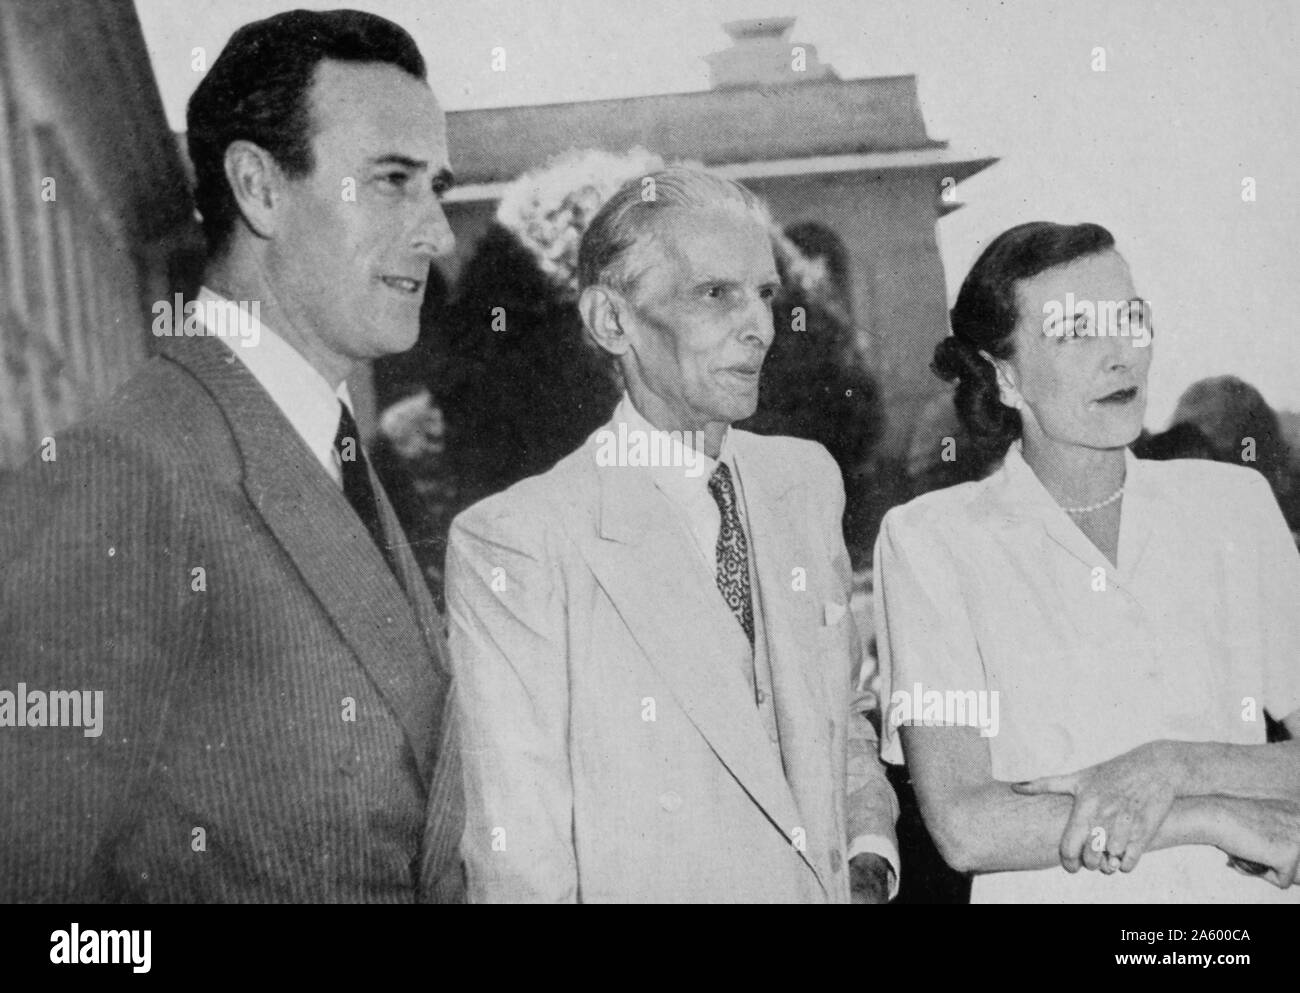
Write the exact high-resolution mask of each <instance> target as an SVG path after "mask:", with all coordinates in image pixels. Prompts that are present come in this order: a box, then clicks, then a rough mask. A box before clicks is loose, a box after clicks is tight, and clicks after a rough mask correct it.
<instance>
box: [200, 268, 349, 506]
mask: <svg viewBox="0 0 1300 993" xmlns="http://www.w3.org/2000/svg"><path fill="white" fill-rule="evenodd" d="M197 299H198V301H199V302H200V303H201V304H203V305H204V306H202V307H200V308H199V311H198V312H199V314H200V315H202V314H203V313H204V312H205V310H206V308H207V307H211V306H219V307H229V308H237V307H238V306H239V305H238V304H236V303H234V302H233V301H231V300H227V299H226V298H225V297H223V296H221V295H220V294H218V293H214V292H213V291H212V290H210V289H208V287H206V286H202V287H200V288H199V295H198V297H197ZM200 319H202V317H200ZM236 320H237V319H236V318H235V317H234V315H233V314H231V315H230V319H229V320H228V321H227V326H228V327H235V326H237V325H236V323H235V321H236ZM238 320H242V321H243V322H245V323H246V324H249V323H250V322H251V325H253V326H255V329H254V332H253V333H252V334H250V335H249V336H247V337H246V338H239V337H224V336H223V337H220V338H219V340H220V341H222V342H224V343H225V345H226V346H227V347H228V348H229V349H230V350H231V351H232V352H233V353H234V354H235V355H236V356H237V357H238V358H239V360H240V361H241V362H243V363H244V365H245V366H246V367H247V368H248V371H249V372H251V373H252V374H253V378H254V379H256V380H257V381H258V383H260V384H261V386H262V389H264V390H266V392H267V393H269V394H270V395H271V399H272V400H273V401H274V402H275V405H276V406H277V407H279V408H280V411H281V413H283V414H284V416H285V417H286V418H288V421H289V423H290V424H291V425H293V429H294V430H295V431H297V432H298V436H299V437H300V438H302V440H303V441H304V442H306V444H307V447H308V448H310V449H311V451H312V454H313V455H315V456H316V459H317V461H318V462H320V464H321V465H322V466H323V467H324V469H325V471H326V472H327V473H329V475H330V477H331V478H332V479H333V480H334V481H335V482H336V483H339V484H340V485H342V480H343V476H342V473H341V472H340V470H339V466H338V460H337V456H336V455H335V452H334V436H335V434H336V433H337V432H338V426H339V403H340V401H341V402H343V403H345V404H347V407H348V409H349V410H352V409H353V407H352V396H351V394H350V393H349V392H348V384H347V383H346V382H343V383H340V384H339V387H338V389H334V388H333V387H332V386H330V384H329V382H328V381H327V380H326V379H325V377H324V376H322V375H321V374H320V373H319V372H317V371H316V368H315V367H314V366H313V365H312V364H311V363H310V362H308V361H307V359H306V358H305V357H304V356H303V355H302V353H301V352H299V351H298V350H297V349H296V348H294V347H293V346H292V345H290V344H289V343H288V342H287V341H285V340H284V339H283V338H281V337H280V336H279V335H278V334H276V333H275V332H274V331H272V330H271V329H270V328H268V327H267V326H266V325H265V324H262V323H261V321H260V320H258V319H257V317H256V316H255V315H249V314H247V313H245V314H242V315H240V317H239V318H238ZM250 343H252V344H250Z"/></svg>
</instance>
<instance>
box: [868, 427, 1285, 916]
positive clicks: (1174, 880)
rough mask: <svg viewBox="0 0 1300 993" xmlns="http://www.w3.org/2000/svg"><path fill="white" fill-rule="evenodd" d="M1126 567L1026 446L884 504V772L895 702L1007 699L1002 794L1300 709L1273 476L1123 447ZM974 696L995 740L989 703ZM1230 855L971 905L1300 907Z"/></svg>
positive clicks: (1177, 857) (1169, 856)
mask: <svg viewBox="0 0 1300 993" xmlns="http://www.w3.org/2000/svg"><path fill="white" fill-rule="evenodd" d="M1118 557H1119V563H1118V566H1117V567H1114V566H1112V565H1111V564H1110V562H1109V561H1108V560H1107V559H1106V557H1105V556H1104V555H1102V553H1101V552H1100V551H1098V550H1097V548H1096V547H1094V546H1093V544H1092V542H1091V541H1089V540H1088V538H1087V537H1086V536H1085V535H1084V534H1083V532H1082V531H1080V530H1079V529H1078V528H1077V527H1076V526H1075V525H1074V523H1073V522H1072V521H1071V520H1070V518H1069V516H1068V515H1066V513H1065V512H1064V511H1063V510H1061V508H1060V507H1059V506H1058V505H1057V503H1056V502H1055V500H1053V499H1052V497H1051V496H1050V495H1049V494H1048V492H1047V491H1046V490H1045V489H1044V488H1043V486H1042V484H1041V483H1040V482H1039V480H1038V478H1037V476H1035V475H1034V472H1033V470H1032V469H1030V468H1029V466H1028V465H1027V464H1026V462H1025V460H1024V457H1023V455H1022V454H1021V450H1020V447H1019V443H1017V444H1015V445H1013V446H1012V447H1011V449H1010V450H1009V451H1008V453H1007V457H1006V459H1005V460H1004V463H1003V465H1002V467H1001V468H1000V469H999V470H998V471H997V472H995V473H994V474H993V475H992V476H990V477H989V478H987V479H985V480H983V481H981V482H978V483H964V484H962V485H960V486H954V487H951V488H948V489H945V490H940V491H937V492H934V493H929V494H926V495H925V496H922V497H919V498H917V499H916V500H913V501H911V502H910V503H908V504H905V505H904V506H901V507H896V508H894V509H893V510H891V511H890V512H889V513H888V514H887V515H886V516H885V519H884V522H883V524H882V526H881V532H880V537H879V539H878V541H877V543H876V555H875V576H876V583H875V611H876V625H877V639H878V647H879V655H880V669H881V689H882V694H881V703H882V708H883V718H884V719H883V721H882V724H883V725H884V726H883V728H882V735H881V751H882V755H883V757H884V758H885V760H886V761H888V762H893V763H901V762H902V761H903V754H902V748H901V744H900V741H899V733H898V728H897V726H895V724H894V721H893V720H891V716H893V717H895V718H902V717H905V716H908V715H907V714H906V711H905V710H903V709H900V708H898V707H897V706H896V704H901V703H903V702H904V700H905V696H896V694H898V693H899V692H900V691H903V693H904V694H905V695H906V696H912V697H915V696H917V695H918V691H919V694H920V696H924V695H925V694H927V693H930V692H931V691H938V692H939V693H940V694H949V693H951V694H955V695H964V699H965V700H974V699H975V698H974V697H971V696H969V695H968V693H969V691H975V693H977V694H978V693H991V692H996V694H997V700H996V704H997V709H996V717H997V723H996V733H995V734H993V735H992V736H989V737H988V742H989V751H990V755H991V759H992V770H993V775H994V777H995V778H997V779H999V780H1003V781H1007V782H1016V781H1019V780H1025V779H1031V778H1034V777H1037V776H1043V775H1048V774H1058V773H1066V772H1072V771H1074V770H1077V769H1080V768H1084V767H1086V766H1090V765H1094V764H1096V763H1098V762H1102V761H1105V760H1106V759H1110V758H1113V757H1114V756H1116V755H1119V754H1122V753H1123V752H1126V751H1128V750H1129V749H1131V748H1134V747H1136V746H1137V745H1140V744H1143V743H1145V742H1148V741H1153V740H1156V739H1161V738H1168V739H1177V740H1183V741H1222V742H1233V743H1237V744H1262V743H1263V742H1264V740H1265V723H1264V713H1263V712H1264V710H1265V709H1266V708H1267V709H1268V711H1269V713H1270V714H1271V715H1272V716H1274V717H1275V718H1278V719H1281V718H1283V717H1286V716H1287V715H1290V714H1291V713H1293V712H1294V711H1296V710H1297V709H1300V555H1297V553H1296V548H1295V545H1294V543H1293V541H1292V538H1291V535H1290V532H1289V531H1288V530H1287V527H1286V524H1285V523H1284V521H1283V519H1282V515H1281V512H1280V511H1279V510H1278V507H1277V503H1276V501H1275V500H1274V498H1273V494H1272V492H1271V490H1270V489H1269V487H1268V484H1267V482H1266V481H1265V479H1264V477H1263V476H1261V475H1260V474H1259V473H1257V472H1254V471H1253V470H1251V469H1247V468H1245V467H1238V466H1230V465H1223V464H1219V463H1214V462H1205V461H1187V460H1185V461H1171V462H1149V461H1141V460H1139V459H1137V458H1135V457H1134V456H1133V455H1132V453H1128V460H1127V475H1126V477H1125V490H1124V498H1123V505H1122V510H1121V524H1120V535H1119V553H1118ZM930 699H931V701H933V702H935V704H936V707H937V701H938V699H939V698H938V697H934V696H931V697H930ZM982 702H983V703H984V705H985V706H984V710H983V712H982V715H983V722H982V726H984V727H985V728H987V729H988V730H994V728H993V725H992V723H991V722H990V720H989V718H990V717H991V716H993V714H994V713H995V712H994V711H993V709H992V699H991V696H989V697H985V698H984V700H983V701H982ZM966 710H967V713H968V716H967V717H966V718H963V717H962V712H961V710H960V709H959V708H958V707H957V706H956V703H954V705H953V706H951V707H949V708H948V709H947V711H946V712H945V713H946V715H947V716H948V717H949V718H953V719H949V720H947V721H945V722H946V723H965V724H977V723H979V722H978V721H977V720H976V719H975V717H976V716H977V715H979V714H980V712H979V711H977V710H976V709H975V708H972V707H970V706H969V705H967V706H966ZM940 713H941V712H940V711H939V710H932V711H931V713H930V714H929V715H928V716H929V718H930V719H932V720H933V719H935V718H936V716H938V715H939V714H940ZM914 716H916V717H918V718H920V717H922V716H924V715H923V714H922V713H921V712H920V711H919V710H918V712H917V713H916V714H915V715H914ZM1226 861H1227V860H1226V856H1225V855H1224V854H1223V853H1222V852H1221V851H1219V850H1218V849H1216V848H1213V847H1210V846H1185V847H1181V848H1176V849H1168V850H1165V851H1161V852H1152V853H1148V854H1147V855H1145V856H1144V857H1143V859H1142V861H1141V863H1140V864H1139V866H1138V868H1137V869H1136V870H1135V871H1134V872H1133V873H1131V874H1122V873H1116V874H1114V875H1111V876H1106V875H1103V874H1101V873H1098V872H1089V871H1081V872H1079V873H1077V874H1075V875H1071V874H1069V873H1067V872H1066V871H1065V870H1064V869H1061V868H1055V869H1045V870H1038V871H1032V872H1006V873H992V874H986V875H979V876H976V878H975V881H974V885H973V888H972V895H971V899H972V902H981V903H989V902H1035V901H1048V902H1105V901H1114V902H1127V901H1143V902H1145V901H1170V902H1192V901H1230V902H1241V901H1252V902H1253V901H1260V902H1276V901H1283V902H1300V887H1292V888H1291V889H1290V890H1287V891H1281V890H1278V889H1277V888H1276V887H1273V886H1271V885H1270V884H1268V883H1266V882H1264V881H1262V880H1259V879H1253V878H1248V877H1245V876H1242V875H1240V874H1238V873H1236V872H1234V871H1233V870H1232V869H1229V868H1228V867H1227V865H1226Z"/></svg>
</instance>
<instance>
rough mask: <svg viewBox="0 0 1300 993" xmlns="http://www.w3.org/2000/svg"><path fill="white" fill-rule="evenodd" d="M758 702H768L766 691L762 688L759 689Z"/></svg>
mask: <svg viewBox="0 0 1300 993" xmlns="http://www.w3.org/2000/svg"><path fill="white" fill-rule="evenodd" d="M758 702H759V703H766V702H767V694H766V693H764V692H763V691H762V690H759V691H758Z"/></svg>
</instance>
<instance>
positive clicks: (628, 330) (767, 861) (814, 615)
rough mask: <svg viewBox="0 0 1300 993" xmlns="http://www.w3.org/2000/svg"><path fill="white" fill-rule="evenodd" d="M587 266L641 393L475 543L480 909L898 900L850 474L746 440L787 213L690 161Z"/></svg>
mask: <svg viewBox="0 0 1300 993" xmlns="http://www.w3.org/2000/svg"><path fill="white" fill-rule="evenodd" d="M579 269H580V280H581V283H582V286H583V292H582V297H581V302H580V308H581V311H582V315H583V321H584V324H585V326H586V328H587V331H588V333H589V335H590V336H591V338H592V339H593V341H594V342H595V343H596V344H597V345H598V346H599V347H600V348H601V349H603V350H604V351H605V352H607V353H608V354H609V355H610V356H612V358H613V360H614V361H615V362H616V363H617V366H618V369H619V370H620V372H621V375H622V378H623V381H624V383H625V385H626V393H625V395H624V397H623V399H622V402H621V403H620V404H619V406H618V407H617V409H616V410H615V412H614V416H613V419H612V420H611V421H610V423H609V424H608V425H607V426H606V428H604V429H602V430H601V431H598V432H596V433H595V434H594V435H593V436H592V437H591V438H590V439H589V440H588V442H587V443H586V444H585V445H584V446H583V447H581V448H580V449H578V450H577V451H576V452H574V453H573V454H571V455H569V456H568V457H567V458H565V459H563V460H562V461H561V462H560V463H559V464H558V465H556V466H555V468H553V469H552V470H551V471H550V472H547V473H545V474H543V475H540V476H536V477H533V478H531V479H527V480H524V481H523V482H521V483H519V484H518V485H516V486H514V487H512V488H511V489H509V490H507V491H505V492H504V493H501V494H498V495H496V496H494V497H491V498H489V499H487V500H484V501H482V502H481V503H479V504H477V505H475V506H474V507H471V508H470V509H469V510H467V511H466V512H465V513H463V514H462V515H460V517H459V518H457V520H456V522H455V524H454V525H453V528H452V535H451V544H450V549H449V553H448V590H449V596H448V603H449V610H450V620H451V650H452V657H453V670H454V673H455V681H456V683H457V685H458V687H459V688H458V691H457V696H456V699H457V709H458V715H459V720H460V732H461V744H462V761H463V764H464V775H465V786H466V802H467V821H466V830H465V835H464V838H463V841H462V844H461V850H462V854H463V855H464V856H465V859H466V866H467V870H468V881H469V889H470V898H471V900H475V901H556V902H564V901H570V902H571V901H583V902H598V901H637V902H642V901H655V902H665V901H691V902H719V901H744V902H812V903H820V902H830V903H847V902H849V901H850V899H851V898H852V899H853V900H854V901H856V902H884V901H885V900H887V899H888V898H889V897H890V896H891V895H892V894H891V889H892V888H893V887H895V886H896V881H897V855H896V849H895V841H894V821H895V818H896V805H895V800H894V796H893V793H892V791H891V790H890V788H889V785H888V783H887V782H886V780H885V778H884V776H883V774H882V771H881V767H880V766H879V764H878V762H877V761H876V759H875V757H874V752H875V735H874V733H873V732H872V730H871V726H870V724H869V723H868V722H867V720H866V718H865V717H864V716H863V714H862V710H861V706H860V703H861V700H860V697H859V695H858V694H857V693H855V690H854V687H855V677H856V675H857V669H858V662H859V658H858V656H859V654H860V649H859V642H858V639H857V637H856V632H855V630H854V627H853V621H852V617H851V615H850V613H849V610H848V602H849V592H850V573H849V564H848V556H847V554H846V552H845V548H844V542H843V538H842V536H841V530H840V518H841V514H842V511H843V505H844V496H843V487H842V483H841V480H840V476H839V470H838V468H837V467H836V465H835V463H834V462H833V461H832V460H831V458H830V457H829V455H827V453H826V452H825V450H824V449H822V448H821V447H819V446H818V445H815V444H812V443H809V442H804V441H797V440H795V439H792V438H764V437H759V436H757V435H752V434H748V433H746V432H743V431H736V430H733V429H731V428H730V424H731V423H732V422H733V421H737V420H741V419H742V418H744V417H747V416H749V415H750V414H752V413H753V411H754V408H755V405H756V403H757V397H758V379H759V370H760V368H761V366H762V362H763V357H764V355H765V354H766V352H767V349H768V347H769V345H770V344H771V342H772V337H773V318H772V310H771V299H772V297H773V295H774V293H775V291H776V289H777V280H778V277H777V272H776V267H775V263H774V260H773V255H772V249H771V241H770V236H769V234H768V226H767V221H766V215H765V213H764V212H763V210H762V207H761V205H760V204H759V203H758V202H757V200H756V199H755V198H754V197H753V195H752V194H751V193H749V192H748V191H746V190H744V189H743V188H742V187H740V186H738V185H736V184H734V183H731V182H728V181H726V180H722V179H718V178H716V177H713V176H710V175H708V174H706V173H702V172H697V171H693V170H689V169H681V168H675V169H668V170H665V171H662V172H659V173H656V174H652V175H650V176H646V177H643V178H641V179H638V180H635V181H633V182H630V183H628V184H627V185H625V186H624V187H623V188H622V189H621V190H620V191H619V192H618V193H617V194H615V196H614V197H612V198H611V199H610V201H609V202H608V203H607V204H606V205H605V207H604V208H603V209H602V210H601V211H600V213H599V214H598V215H597V216H596V217H595V218H594V219H593V221H592V224H591V226H590V229H589V230H588V231H587V233H586V236H585V237H584V239H583V243H582V249H581V253H580V259H579Z"/></svg>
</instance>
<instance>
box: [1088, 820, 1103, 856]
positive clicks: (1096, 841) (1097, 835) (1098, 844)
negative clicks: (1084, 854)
mask: <svg viewBox="0 0 1300 993" xmlns="http://www.w3.org/2000/svg"><path fill="white" fill-rule="evenodd" d="M1088 834H1089V835H1091V836H1092V841H1091V842H1090V843H1089V847H1091V848H1092V850H1093V851H1094V852H1098V853H1100V852H1104V851H1105V850H1106V829H1105V828H1104V827H1101V826H1097V827H1095V828H1093V829H1092V830H1091V831H1089V832H1088Z"/></svg>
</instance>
